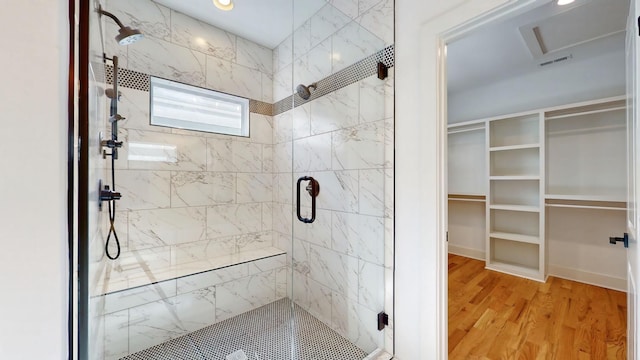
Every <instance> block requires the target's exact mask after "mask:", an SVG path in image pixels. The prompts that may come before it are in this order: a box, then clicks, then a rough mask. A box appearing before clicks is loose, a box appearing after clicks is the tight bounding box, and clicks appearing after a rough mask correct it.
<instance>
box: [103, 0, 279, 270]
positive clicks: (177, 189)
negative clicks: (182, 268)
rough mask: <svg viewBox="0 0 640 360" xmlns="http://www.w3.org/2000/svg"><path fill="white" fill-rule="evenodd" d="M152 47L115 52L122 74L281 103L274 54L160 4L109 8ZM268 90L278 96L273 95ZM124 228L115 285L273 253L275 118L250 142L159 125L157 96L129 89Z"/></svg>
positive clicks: (261, 121)
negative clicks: (154, 114)
mask: <svg viewBox="0 0 640 360" xmlns="http://www.w3.org/2000/svg"><path fill="white" fill-rule="evenodd" d="M105 1H106V5H105V6H106V7H107V8H108V9H109V11H110V12H112V13H113V14H115V15H116V16H117V17H118V18H119V19H120V20H121V21H122V22H123V23H125V24H127V25H130V26H132V27H134V28H139V29H140V30H141V31H142V32H143V33H144V34H145V39H144V41H140V42H137V43H135V44H134V45H132V46H127V47H123V46H119V45H117V43H116V42H115V41H111V39H112V37H114V36H115V35H116V34H117V27H116V26H106V27H105V32H106V34H105V39H106V41H105V46H106V50H105V51H106V52H107V55H108V56H109V55H110V54H117V55H119V56H120V57H121V58H120V65H121V68H126V69H130V70H135V71H139V72H142V73H146V74H151V75H154V76H159V77H163V78H168V79H172V80H176V81H180V82H184V83H188V84H191V85H196V86H205V87H208V88H211V89H214V90H219V91H223V92H227V93H232V94H235V95H238V96H242V97H248V98H251V99H256V100H262V101H266V102H272V100H273V99H272V97H271V93H272V90H271V89H272V88H273V85H272V81H271V78H272V69H273V64H272V61H273V55H272V50H270V49H267V48H264V47H262V46H259V45H257V44H255V43H253V42H250V41H248V40H245V39H243V38H241V37H238V36H236V35H234V34H230V33H228V32H225V31H223V30H220V29H218V28H216V27H213V26H211V25H208V24H205V23H202V22H200V21H198V20H195V19H193V18H191V17H189V16H186V15H184V14H181V13H179V12H176V11H174V10H171V9H169V8H167V7H164V6H162V5H160V4H157V3H155V2H153V1H151V0H138V1H133V2H132V1H128V0H105ZM263 89H268V90H267V91H263ZM120 91H121V92H122V97H121V101H120V103H119V113H120V114H121V115H122V116H124V117H126V118H127V119H126V120H124V121H121V122H120V123H119V128H120V129H119V139H120V140H122V141H124V146H123V148H122V149H121V150H120V158H119V159H118V160H117V161H116V165H115V166H116V169H117V176H116V190H117V191H119V192H121V193H122V195H123V196H122V200H121V201H119V202H118V204H117V205H118V209H119V211H118V216H117V219H116V220H117V223H116V229H117V231H118V235H119V238H120V242H121V246H122V250H123V251H122V256H121V259H119V260H118V261H116V262H113V263H112V264H110V265H111V266H110V267H109V269H110V270H111V271H110V272H109V273H108V274H105V276H107V277H111V278H114V279H115V278H117V279H120V280H122V279H123V278H127V277H128V276H136V272H139V271H140V268H141V267H142V266H144V267H148V268H149V269H151V270H153V271H162V269H163V268H166V267H167V266H175V265H179V264H181V263H185V262H191V261H198V260H202V259H203V258H205V257H215V256H221V255H227V254H232V253H237V252H241V251H244V250H253V249H256V248H261V247H268V246H271V245H272V234H271V230H272V224H271V222H272V221H271V208H272V204H271V202H272V189H273V176H272V171H273V169H272V167H273V165H272V163H273V160H272V157H273V146H272V133H273V119H272V118H271V117H269V116H264V115H260V114H254V113H252V114H251V115H250V134H251V135H250V137H249V138H244V137H235V136H225V135H218V134H211V133H203V132H196V131H185V130H179V129H170V128H165V127H159V126H150V125H149V93H148V92H144V91H138V90H133V89H129V88H123V87H121V88H120Z"/></svg>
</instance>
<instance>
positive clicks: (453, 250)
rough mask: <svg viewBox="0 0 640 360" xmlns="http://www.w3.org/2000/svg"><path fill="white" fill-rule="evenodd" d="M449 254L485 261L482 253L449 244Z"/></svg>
mask: <svg viewBox="0 0 640 360" xmlns="http://www.w3.org/2000/svg"><path fill="white" fill-rule="evenodd" d="M449 254H454V255H460V256H464V257H468V258H472V259H476V260H482V261H485V260H486V258H485V256H484V251H481V250H478V249H470V248H466V247H462V246H456V245H451V244H449Z"/></svg>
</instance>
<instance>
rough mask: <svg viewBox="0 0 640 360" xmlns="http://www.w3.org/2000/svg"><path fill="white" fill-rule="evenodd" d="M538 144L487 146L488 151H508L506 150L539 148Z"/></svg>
mask: <svg viewBox="0 0 640 360" xmlns="http://www.w3.org/2000/svg"><path fill="white" fill-rule="evenodd" d="M539 147H540V144H539V143H535V144H521V145H509V146H495V147H492V148H489V151H508V150H520V149H535V148H539Z"/></svg>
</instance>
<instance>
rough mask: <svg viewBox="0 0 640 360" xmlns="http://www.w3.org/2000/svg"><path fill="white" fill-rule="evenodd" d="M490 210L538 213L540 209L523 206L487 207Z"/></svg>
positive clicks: (498, 205) (496, 205)
mask: <svg viewBox="0 0 640 360" xmlns="http://www.w3.org/2000/svg"><path fill="white" fill-rule="evenodd" d="M489 209H491V210H509V211H522V212H540V208H539V207H537V206H525V205H500V204H495V205H494V204H492V205H489Z"/></svg>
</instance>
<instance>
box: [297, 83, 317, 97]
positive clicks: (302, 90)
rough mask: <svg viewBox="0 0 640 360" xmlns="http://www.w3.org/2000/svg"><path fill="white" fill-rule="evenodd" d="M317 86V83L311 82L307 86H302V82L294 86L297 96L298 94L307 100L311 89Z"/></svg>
mask: <svg viewBox="0 0 640 360" xmlns="http://www.w3.org/2000/svg"><path fill="white" fill-rule="evenodd" d="M317 87H318V83H313V84H311V85H309V86H304V84H300V85H298V86H297V87H296V92H297V93H298V96H300V97H301V98H302V99H304V100H309V98H310V97H311V89H313V90H315V89H316V88H317Z"/></svg>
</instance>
